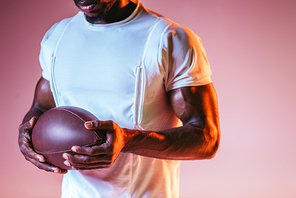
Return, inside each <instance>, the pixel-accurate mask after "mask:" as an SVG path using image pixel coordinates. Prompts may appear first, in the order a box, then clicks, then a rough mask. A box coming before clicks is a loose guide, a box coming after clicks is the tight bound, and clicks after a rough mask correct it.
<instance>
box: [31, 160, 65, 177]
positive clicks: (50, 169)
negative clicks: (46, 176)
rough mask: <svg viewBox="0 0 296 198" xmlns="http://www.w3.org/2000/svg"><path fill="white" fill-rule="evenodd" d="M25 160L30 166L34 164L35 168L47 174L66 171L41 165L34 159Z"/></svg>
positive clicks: (44, 164) (48, 165)
mask: <svg viewBox="0 0 296 198" xmlns="http://www.w3.org/2000/svg"><path fill="white" fill-rule="evenodd" d="M26 159H27V160H28V161H30V162H31V163H32V164H34V165H35V166H37V167H38V168H39V169H42V170H45V171H47V172H53V173H60V174H65V173H67V170H64V169H60V168H58V167H54V166H51V165H50V164H48V163H41V162H39V161H37V160H35V159H32V158H27V157H26Z"/></svg>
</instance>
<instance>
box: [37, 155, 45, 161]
mask: <svg viewBox="0 0 296 198" xmlns="http://www.w3.org/2000/svg"><path fill="white" fill-rule="evenodd" d="M37 158H38V161H39V162H45V160H44V158H43V157H41V156H37Z"/></svg>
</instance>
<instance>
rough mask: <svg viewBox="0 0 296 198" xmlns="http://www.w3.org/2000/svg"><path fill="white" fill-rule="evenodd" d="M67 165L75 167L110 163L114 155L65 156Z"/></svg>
mask: <svg viewBox="0 0 296 198" xmlns="http://www.w3.org/2000/svg"><path fill="white" fill-rule="evenodd" d="M63 157H64V159H65V160H66V161H65V164H66V165H68V166H69V165H71V166H75V164H93V163H110V162H111V161H112V155H98V156H87V155H71V154H67V153H64V154H63Z"/></svg>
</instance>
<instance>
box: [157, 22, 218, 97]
mask: <svg viewBox="0 0 296 198" xmlns="http://www.w3.org/2000/svg"><path fill="white" fill-rule="evenodd" d="M163 43H164V46H163V50H162V65H163V66H164V68H165V70H166V79H165V87H166V90H167V91H169V90H172V89H176V88H180V87H186V86H200V85H205V84H208V83H211V82H212V80H211V69H210V65H209V62H208V59H207V57H206V52H205V49H204V47H203V46H202V42H201V39H200V38H199V37H198V36H197V35H195V34H194V33H193V32H192V31H191V30H189V29H187V28H184V27H180V26H171V27H169V28H168V29H167V31H166V33H165V34H164V37H163Z"/></svg>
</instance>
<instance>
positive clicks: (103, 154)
mask: <svg viewBox="0 0 296 198" xmlns="http://www.w3.org/2000/svg"><path fill="white" fill-rule="evenodd" d="M168 97H169V99H170V101H171V104H172V107H173V109H174V112H175V114H176V116H177V117H178V118H180V120H181V121H182V122H183V126H182V127H178V128H172V129H167V130H163V131H157V132H156V131H140V130H130V129H124V128H120V127H119V126H118V125H117V124H116V123H114V122H113V121H99V120H94V121H90V122H86V123H85V126H86V128H88V129H90V130H97V129H100V130H105V131H106V132H107V135H106V136H107V141H106V143H104V144H102V145H97V146H93V147H78V146H73V147H72V150H73V151H74V152H76V153H77V154H76V155H70V154H68V153H65V154H64V158H65V159H66V161H65V164H68V165H69V166H72V168H73V169H74V170H75V169H81V170H83V169H96V168H107V167H110V166H111V165H112V163H113V162H114V161H115V159H116V158H117V156H118V155H119V153H120V152H129V153H134V154H138V155H143V156H147V157H154V158H160V159H168V160H196V159H210V158H212V157H214V155H215V153H216V151H217V149H218V146H219V139H220V131H219V119H218V107H217V98H216V93H215V90H214V87H213V85H212V84H207V85H203V86H196V87H183V88H178V89H174V90H172V91H169V92H168ZM53 107H55V104H54V100H53V97H52V93H51V91H50V86H49V82H48V81H47V80H45V79H43V78H41V79H40V80H39V82H38V83H37V86H36V90H35V97H34V101H33V105H32V107H31V109H30V110H29V112H28V113H27V114H26V116H25V117H24V121H23V124H22V125H21V126H20V129H19V146H20V150H21V152H22V153H23V155H24V156H25V158H26V159H27V160H28V161H30V162H32V163H33V164H34V165H35V166H37V167H38V168H40V169H43V170H46V171H50V172H56V173H65V172H66V170H61V169H59V168H57V167H53V166H51V165H49V164H47V163H46V160H45V158H44V157H43V156H42V155H39V154H37V153H36V152H35V151H34V150H33V149H32V147H31V138H30V137H31V136H30V134H31V131H32V128H33V127H34V124H35V123H36V120H37V119H36V118H38V117H39V116H40V115H41V114H42V113H44V112H45V111H47V110H48V109H50V108H53Z"/></svg>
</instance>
